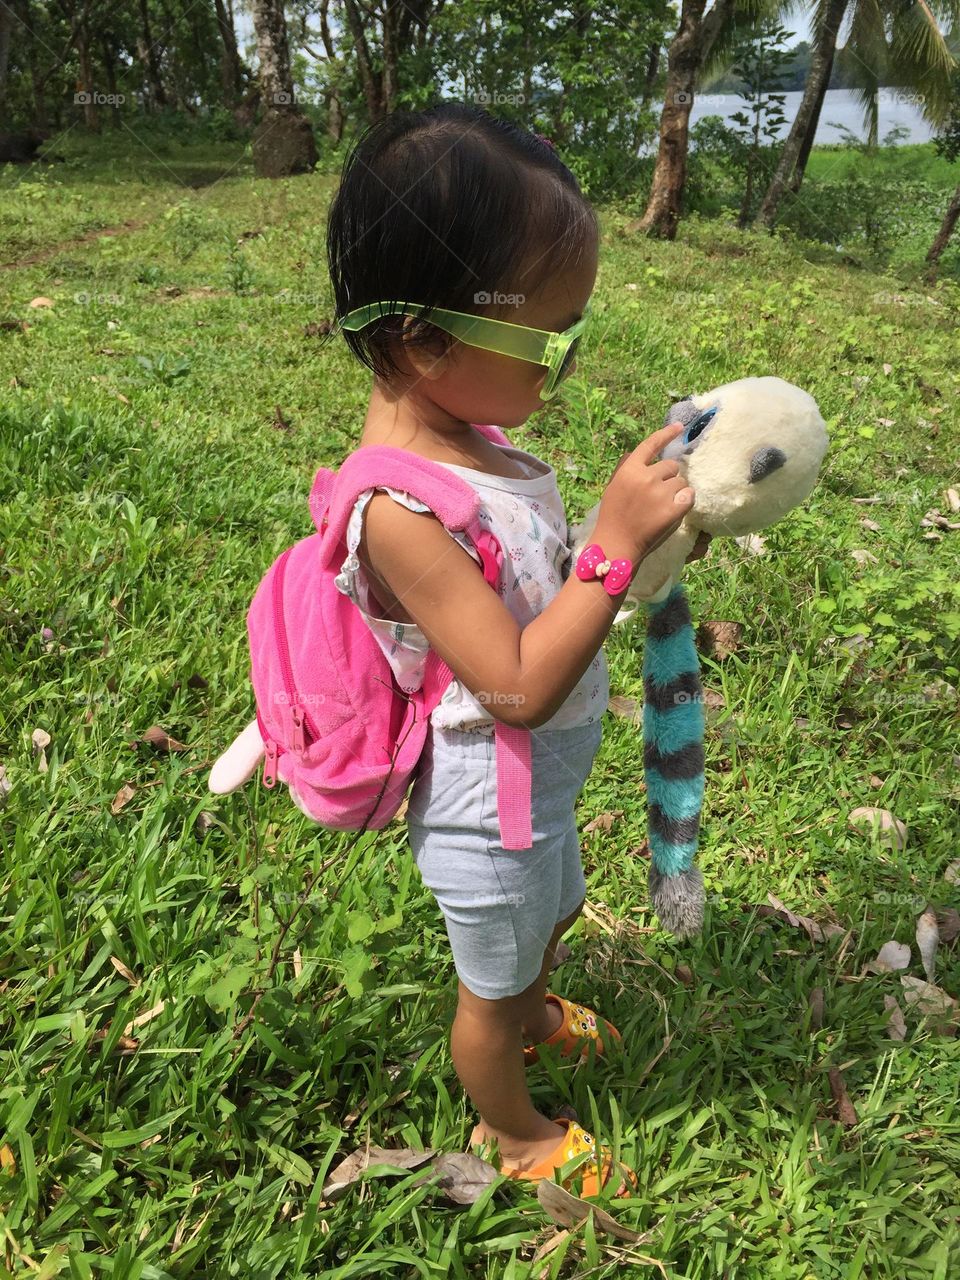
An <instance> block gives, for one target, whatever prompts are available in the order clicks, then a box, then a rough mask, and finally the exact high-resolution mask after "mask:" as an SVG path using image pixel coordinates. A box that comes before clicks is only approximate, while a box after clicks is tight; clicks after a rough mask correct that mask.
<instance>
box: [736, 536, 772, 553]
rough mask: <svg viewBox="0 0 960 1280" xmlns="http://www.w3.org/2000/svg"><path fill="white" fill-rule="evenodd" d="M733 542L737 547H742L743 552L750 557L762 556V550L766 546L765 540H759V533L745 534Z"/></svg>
mask: <svg viewBox="0 0 960 1280" xmlns="http://www.w3.org/2000/svg"><path fill="white" fill-rule="evenodd" d="M734 542H735V543H736V544H737V546H738V547H743V549H744V551H747V552H749V554H750V555H752V556H759V555H762V554H763V549H764V547H765V546H766V545H767V540H766V538H761V537H760V535H759V533H745V534H744V535H743V536H742V537H740V538H734Z"/></svg>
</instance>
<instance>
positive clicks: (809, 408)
mask: <svg viewBox="0 0 960 1280" xmlns="http://www.w3.org/2000/svg"><path fill="white" fill-rule="evenodd" d="M670 422H682V423H684V425H685V426H686V430H685V431H684V432H683V434H682V435H680V436H678V437H677V439H676V440H673V441H671V443H670V444H668V445H667V447H666V448H665V449H664V450H663V452H662V454H661V455H660V456H661V457H663V458H672V459H674V460H675V461H676V462H678V463H679V464H680V470H681V472H682V473H683V474H684V475H685V477H686V479H687V480H688V481H689V482H690V484H691V486H692V487H693V490H694V492H695V493H696V495H697V499H696V505H695V507H694V509H693V510H692V511H691V512H690V513H689V515H688V516H687V521H689V523H690V524H691V525H692V526H694V527H695V528H697V529H704V530H706V532H707V533H711V534H713V535H714V536H716V537H728V538H738V537H742V536H743V535H744V534H746V533H757V532H759V531H760V530H761V529H766V528H767V527H768V526H769V525H772V524H775V523H776V522H777V521H778V520H780V519H781V518H782V517H783V516H785V515H786V514H787V512H788V511H790V510H792V509H793V508H794V507H796V506H799V504H800V503H801V502H802V501H803V500H804V498H806V497H807V495H808V494H809V493H810V492H811V490H812V489H813V487H814V485H815V484H816V481H817V473H818V472H819V470H820V463H821V462H822V461H823V456H824V454H825V453H826V451H827V445H828V443H829V441H828V437H827V430H826V425H825V423H824V421H823V418H822V417H821V416H820V411H819V409H818V408H817V402H816V401H815V400H814V398H813V396H811V395H810V394H809V393H808V392H806V391H804V390H802V389H801V388H800V387H796V386H794V385H793V383H791V382H785V381H784V380H783V379H782V378H740V379H739V380H738V381H737V382H728V383H726V384H725V385H724V386H722V387H716V388H714V390H713V391H708V392H706V393H705V394H704V395H698V396H688V397H687V398H686V399H685V400H680V401H679V402H678V403H677V404H674V405H671V407H670V411H669V413H668V414H667V416H666V419H665V422H664V425H667V423H670Z"/></svg>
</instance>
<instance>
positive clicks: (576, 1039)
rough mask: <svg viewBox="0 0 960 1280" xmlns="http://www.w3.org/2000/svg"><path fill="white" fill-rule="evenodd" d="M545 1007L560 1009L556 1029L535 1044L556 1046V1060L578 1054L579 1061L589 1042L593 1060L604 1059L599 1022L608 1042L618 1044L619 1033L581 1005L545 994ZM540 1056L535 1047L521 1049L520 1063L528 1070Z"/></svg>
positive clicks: (586, 1052)
mask: <svg viewBox="0 0 960 1280" xmlns="http://www.w3.org/2000/svg"><path fill="white" fill-rule="evenodd" d="M547 1003H548V1004H550V1003H553V1004H557V1005H559V1006H560V1013H561V1015H562V1016H561V1020H560V1025H559V1027H557V1029H556V1031H554V1032H553V1034H552V1035H549V1036H547V1038H546V1040H540V1041H538V1042H537V1043H538V1044H549V1045H560V1046H561V1049H560V1056H561V1057H562V1058H569V1057H570V1056H571V1054H574V1053H576V1052H577V1051H578V1050H579V1052H580V1057H581V1058H585V1057H586V1056H587V1055H588V1054H589V1052H590V1041H591V1040H592V1041H593V1043H594V1044H595V1045H596V1047H597V1056H598V1057H603V1056H604V1048H603V1041H602V1040H601V1039H600V1029H599V1026H598V1023H600V1022H602V1023H603V1026H604V1030H605V1031H606V1033H607V1036H608V1037H609V1039H611V1040H613V1041H614V1043H615V1044H620V1043H621V1036H620V1032H619V1031H618V1030H617V1028H616V1027H615V1026H614V1025H613V1023H612V1022H608V1021H607V1020H606V1018H601V1017H600V1016H599V1014H597V1013H594V1011H593V1010H592V1009H588V1008H587V1006H586V1005H585V1004H574V1003H573V1002H572V1001H570V1000H565V999H564V998H563V996H557V995H554V994H553V992H552V991H548V992H547ZM539 1057H540V1055H539V1054H538V1053H537V1047H536V1045H533V1044H531V1045H524V1047H523V1061H524V1064H525V1065H526V1066H528V1067H529V1066H531V1065H532V1064H533V1063H534V1062H537V1061H538V1060H539Z"/></svg>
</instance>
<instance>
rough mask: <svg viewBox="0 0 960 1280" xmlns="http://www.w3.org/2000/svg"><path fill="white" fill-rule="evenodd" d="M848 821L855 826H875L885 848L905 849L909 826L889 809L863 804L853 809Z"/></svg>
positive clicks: (878, 839) (880, 842)
mask: <svg viewBox="0 0 960 1280" xmlns="http://www.w3.org/2000/svg"><path fill="white" fill-rule="evenodd" d="M847 822H848V823H849V824H850V825H851V826H854V827H858V826H867V827H870V828H873V830H874V831H875V833H876V837H877V841H878V843H879V844H881V845H883V847H884V848H885V849H903V848H905V847H906V843H907V828H906V825H905V824H904V823H902V822H901V821H900V819H899V818H895V817H894V816H893V814H892V813H891V812H890V810H889V809H874V808H871V807H870V806H862V807H860V808H858V809H851V811H850V813H849V814H848V815H847Z"/></svg>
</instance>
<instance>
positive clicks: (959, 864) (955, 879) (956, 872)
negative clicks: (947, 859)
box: [943, 859, 960, 884]
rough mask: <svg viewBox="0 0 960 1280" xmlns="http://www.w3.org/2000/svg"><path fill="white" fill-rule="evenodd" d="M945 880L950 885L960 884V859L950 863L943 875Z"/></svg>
mask: <svg viewBox="0 0 960 1280" xmlns="http://www.w3.org/2000/svg"><path fill="white" fill-rule="evenodd" d="M943 878H944V880H946V881H947V883H948V884H960V859H958V860H957V861H956V862H951V863H950V865H949V867H947V869H946V871H945V872H944V873H943Z"/></svg>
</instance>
